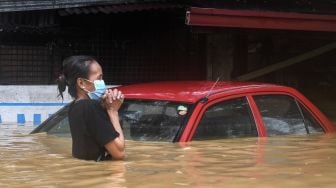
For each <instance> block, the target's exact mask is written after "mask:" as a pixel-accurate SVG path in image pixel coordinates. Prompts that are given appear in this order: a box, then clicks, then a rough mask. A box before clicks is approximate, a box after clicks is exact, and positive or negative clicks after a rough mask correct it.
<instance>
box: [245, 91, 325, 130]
mask: <svg viewBox="0 0 336 188" xmlns="http://www.w3.org/2000/svg"><path fill="white" fill-rule="evenodd" d="M298 94H300V93H298ZM260 95H285V96H289V97H291V98H293V99H294V101H295V103H296V106H297V107H298V109H299V112H300V116H301V118H303V122H304V126H305V128H306V129H307V125H306V122H305V118H304V115H303V111H302V109H301V107H300V105H301V106H302V107H303V108H305V110H306V111H307V112H308V113H309V114H310V115H311V116H312V117H313V118H314V120H315V121H316V122H317V123H318V124H319V125H320V126H321V128H322V130H323V132H324V133H327V132H328V130H327V129H326V127H325V126H326V125H325V124H324V122H323V121H322V120H321V119H320V118H319V117H320V116H322V115H323V114H322V113H321V112H320V110H319V109H318V108H316V107H315V106H314V104H312V103H311V102H310V101H309V100H308V99H306V98H303V99H302V97H304V96H303V95H301V94H300V95H295V94H293V93H290V92H283V91H276V92H267V91H265V92H257V93H253V94H251V100H253V102H254V104H255V108H256V110H257V111H258V113H257V114H258V116H259V117H258V118H259V119H260V120H261V121H262V122H261V124H260V126H262V127H263V129H264V130H265V136H268V133H267V129H266V127H265V124H264V122H263V119H262V115H261V113H260V109H259V107H258V106H257V104H256V102H255V99H254V96H260ZM307 105H310V106H313V107H314V108H315V112H314V111H313V110H312V109H311V108H309V106H307ZM307 132H308V133H307V135H308V134H309V129H308V131H307Z"/></svg>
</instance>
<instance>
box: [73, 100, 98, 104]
mask: <svg viewBox="0 0 336 188" xmlns="http://www.w3.org/2000/svg"><path fill="white" fill-rule="evenodd" d="M73 105H76V106H96V105H100V103H99V101H97V100H92V99H81V100H78V101H75V102H74V104H73Z"/></svg>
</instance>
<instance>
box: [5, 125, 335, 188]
mask: <svg viewBox="0 0 336 188" xmlns="http://www.w3.org/2000/svg"><path fill="white" fill-rule="evenodd" d="M32 128H33V126H27V125H26V126H17V125H13V124H11V125H4V124H1V125H0V187H109V188H110V187H146V188H148V187H149V188H150V187H224V186H225V187H233V188H238V187H249V188H250V187H258V188H260V187H279V188H280V187H281V188H283V187H295V188H301V187H302V188H303V187H304V188H307V187H330V188H334V187H336V136H334V135H330V136H327V135H314V136H294V137H293V136H290V137H276V138H275V137H273V138H268V139H257V138H248V139H246V138H245V139H228V140H222V141H206V142H192V143H190V144H185V145H181V144H172V143H155V142H133V141H128V142H127V143H126V144H127V158H126V160H124V161H115V162H100V163H96V162H90V161H82V160H77V159H74V158H72V157H71V146H70V144H71V140H70V139H69V138H59V137H54V136H50V135H45V134H37V135H29V134H28V133H29V132H30V130H32Z"/></svg>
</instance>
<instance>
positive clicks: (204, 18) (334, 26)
mask: <svg viewBox="0 0 336 188" xmlns="http://www.w3.org/2000/svg"><path fill="white" fill-rule="evenodd" d="M186 24H187V25H191V26H210V27H234V28H259V29H282V30H305V31H331V32H335V31H336V16H335V15H317V14H301V13H290V12H274V11H261V10H260V11H257V10H229V9H215V8H197V7H192V8H190V10H189V11H187V15H186Z"/></svg>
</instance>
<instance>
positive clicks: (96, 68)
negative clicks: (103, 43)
mask: <svg viewBox="0 0 336 188" xmlns="http://www.w3.org/2000/svg"><path fill="white" fill-rule="evenodd" d="M102 79H103V71H102V68H101V66H100V65H99V63H97V62H93V63H91V65H90V67H89V76H88V80H89V81H87V80H84V87H85V89H86V90H88V91H94V90H95V87H94V84H93V81H95V80H102Z"/></svg>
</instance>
